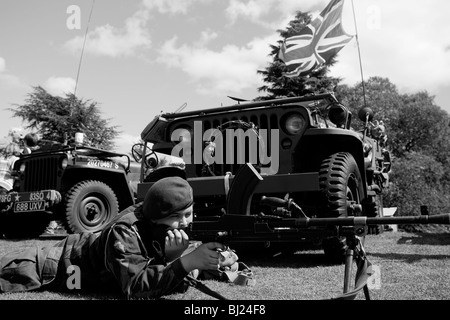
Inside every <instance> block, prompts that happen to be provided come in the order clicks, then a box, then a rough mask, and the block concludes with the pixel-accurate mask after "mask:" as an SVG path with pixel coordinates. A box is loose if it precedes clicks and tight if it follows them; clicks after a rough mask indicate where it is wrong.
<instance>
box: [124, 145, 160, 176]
mask: <svg viewBox="0 0 450 320" xmlns="http://www.w3.org/2000/svg"><path fill="white" fill-rule="evenodd" d="M144 148H145V152H144ZM131 155H132V156H133V159H134V160H136V162H138V163H141V162H142V158H144V164H145V167H146V171H147V170H148V169H150V168H155V167H156V166H157V165H158V163H159V159H158V156H157V155H156V153H155V151H153V150H152V149H151V148H150V147H148V146H145V145H144V144H142V143H136V144H135V145H133V147H132V148H131Z"/></svg>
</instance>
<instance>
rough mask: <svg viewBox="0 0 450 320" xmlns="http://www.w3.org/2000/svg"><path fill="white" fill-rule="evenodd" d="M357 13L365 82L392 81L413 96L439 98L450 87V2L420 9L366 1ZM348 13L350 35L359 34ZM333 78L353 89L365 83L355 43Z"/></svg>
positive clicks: (342, 57) (401, 1) (403, 2)
mask: <svg viewBox="0 0 450 320" xmlns="http://www.w3.org/2000/svg"><path fill="white" fill-rule="evenodd" d="M348 9H350V10H351V8H348ZM355 10H356V12H357V17H358V18H357V23H358V33H359V42H360V49H361V59H362V66H363V72H364V78H365V79H367V78H369V77H370V76H382V77H387V78H389V79H390V80H391V82H392V83H394V84H396V85H397V87H398V88H399V89H401V90H402V91H409V92H411V91H418V90H427V91H429V92H431V93H435V92H436V91H437V90H438V89H439V87H442V86H445V85H450V72H448V71H449V70H450V54H449V52H448V51H446V47H448V45H449V44H450V38H448V37H447V38H446V37H445V36H444V35H448V34H450V24H449V23H448V18H447V15H446V12H449V10H450V2H446V1H439V0H430V1H429V2H427V5H426V6H425V5H421V6H420V10H416V3H411V2H410V1H406V0H397V1H387V0H379V1H376V2H375V1H374V0H363V1H359V2H358V3H355ZM344 13H345V14H346V15H344V17H343V19H344V21H346V23H347V27H346V30H347V31H350V33H354V32H353V30H354V28H353V27H352V26H351V24H353V18H352V16H351V12H350V11H349V10H346V11H344ZM446 41H447V42H446ZM333 75H336V76H342V77H344V78H345V82H346V83H348V84H355V83H356V82H360V81H361V75H360V72H359V61H358V53H357V46H356V40H353V41H352V42H351V43H350V44H348V45H347V47H345V48H344V49H343V50H342V51H341V52H340V53H339V56H338V63H337V64H336V66H335V67H333Z"/></svg>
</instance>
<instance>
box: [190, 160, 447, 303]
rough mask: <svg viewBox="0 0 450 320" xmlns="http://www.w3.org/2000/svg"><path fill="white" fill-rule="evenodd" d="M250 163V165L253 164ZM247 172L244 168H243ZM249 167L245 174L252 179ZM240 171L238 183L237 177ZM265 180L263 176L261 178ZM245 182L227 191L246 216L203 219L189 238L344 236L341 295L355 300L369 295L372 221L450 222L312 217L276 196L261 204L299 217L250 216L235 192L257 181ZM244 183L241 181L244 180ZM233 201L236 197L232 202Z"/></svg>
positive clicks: (243, 240)
mask: <svg viewBox="0 0 450 320" xmlns="http://www.w3.org/2000/svg"><path fill="white" fill-rule="evenodd" d="M250 166H251V165H250ZM244 170H245V169H244ZM248 172H253V174H254V171H253V170H252V168H249V169H247V173H245V174H243V175H242V176H245V177H246V178H248V177H249V176H248ZM238 175H239V173H238V174H237V175H236V178H235V181H234V182H236V181H239V177H238ZM257 178H258V179H257V180H261V177H257ZM246 182H247V183H246V184H245V185H247V186H251V187H250V188H249V189H248V188H247V190H244V191H243V190H239V192H238V193H237V194H233V193H231V192H232V191H233V188H231V190H230V194H229V195H228V205H229V209H230V208H231V209H230V210H231V211H233V210H235V209H236V208H232V206H234V205H236V204H237V205H238V206H240V207H241V208H246V210H247V211H243V212H244V214H237V213H226V214H222V215H220V216H215V217H212V216H210V217H199V218H198V219H195V220H194V222H193V223H192V224H191V225H190V226H189V227H188V230H187V233H188V235H189V238H190V239H191V240H198V241H202V242H221V243H224V244H226V245H229V246H231V247H233V245H238V246H239V245H242V244H245V245H251V244H252V243H253V244H254V243H267V244H270V243H292V242H300V241H304V240H305V239H326V238H333V237H335V238H340V239H345V242H346V249H345V256H344V262H345V273H344V290H343V294H342V295H341V296H339V297H338V298H337V299H355V298H356V295H357V294H358V293H359V292H360V290H363V291H364V294H365V297H366V299H367V300H369V299H370V295H369V291H368V286H367V280H368V279H369V277H370V276H371V275H372V274H373V271H372V268H371V263H370V262H369V261H368V259H367V257H366V253H365V250H364V247H363V242H364V241H363V239H364V236H365V235H366V234H367V228H368V226H369V225H393V224H402V225H404V224H450V214H439V215H420V216H403V217H365V216H349V217H340V218H309V217H307V216H306V215H305V214H304V213H303V211H302V209H301V208H300V207H299V206H298V205H297V204H296V203H295V202H294V201H293V200H292V199H288V200H286V199H280V198H274V197H264V196H263V197H262V198H261V202H262V203H263V204H266V205H269V206H272V207H277V208H284V209H286V210H288V211H295V212H296V215H294V216H299V217H297V218H284V217H280V216H271V215H264V214H257V215H254V214H250V213H249V209H248V208H249V203H246V201H240V202H239V201H238V202H232V203H230V201H235V200H236V199H234V196H237V197H241V200H243V199H247V201H250V200H251V196H252V193H251V189H252V188H254V187H255V185H256V184H255V183H254V182H253V183H252V181H249V180H247V181H246ZM240 185H241V186H242V181H241V184H240ZM231 199H233V200H231ZM353 262H356V264H357V271H356V279H355V285H354V287H353V288H351V275H352V267H353Z"/></svg>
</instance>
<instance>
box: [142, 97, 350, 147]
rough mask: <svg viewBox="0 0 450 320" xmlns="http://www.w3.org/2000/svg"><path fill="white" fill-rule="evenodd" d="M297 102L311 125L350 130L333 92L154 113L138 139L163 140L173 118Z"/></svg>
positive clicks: (345, 109)
mask: <svg viewBox="0 0 450 320" xmlns="http://www.w3.org/2000/svg"><path fill="white" fill-rule="evenodd" d="M294 103H298V104H299V105H301V106H303V107H305V108H307V109H308V110H309V111H310V114H311V120H312V123H311V125H313V126H315V127H320V128H328V127H342V128H346V129H349V128H350V121H351V112H350V111H349V110H348V109H347V108H346V107H344V106H343V105H342V104H340V103H339V101H338V100H337V99H336V97H335V96H334V94H333V93H324V94H318V95H308V96H302V97H291V98H280V99H274V100H264V101H255V102H248V103H242V104H235V105H231V106H224V107H219V108H211V109H200V110H194V111H187V112H179V113H165V114H162V115H158V116H156V117H155V118H154V119H153V120H152V121H151V122H150V123H149V124H148V125H147V126H146V127H145V129H144V130H143V131H142V133H141V138H142V140H144V141H146V142H152V143H160V142H166V141H167V138H166V136H165V135H166V128H167V124H168V123H169V122H171V121H173V120H175V119H176V120H178V119H182V118H190V117H195V116H206V115H212V114H219V113H229V112H232V111H241V110H246V109H257V108H268V107H277V106H282V105H288V104H294Z"/></svg>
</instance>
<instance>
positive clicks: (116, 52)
mask: <svg viewBox="0 0 450 320" xmlns="http://www.w3.org/2000/svg"><path fill="white" fill-rule="evenodd" d="M148 20H149V12H148V10H139V11H137V12H136V13H135V14H134V15H133V16H132V17H130V18H128V19H126V21H125V26H124V27H123V28H117V27H113V26H111V25H109V24H106V25H104V26H100V27H97V28H95V30H94V31H92V32H89V33H88V37H87V39H86V46H85V51H86V52H89V53H92V54H95V55H100V56H109V57H119V56H132V55H135V54H136V53H138V52H139V50H145V49H148V48H149V47H150V46H151V37H150V34H149V32H148V30H147V29H146V26H147V22H148ZM83 42H84V37H80V36H78V37H75V38H73V39H72V40H69V41H67V42H66V43H65V45H64V47H65V48H66V49H68V50H69V51H71V52H73V53H76V54H78V53H79V52H80V51H81V49H82V47H83Z"/></svg>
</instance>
